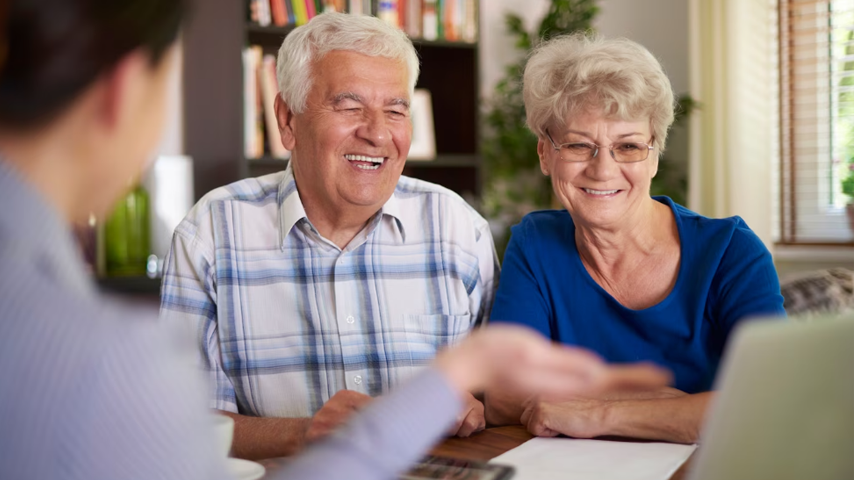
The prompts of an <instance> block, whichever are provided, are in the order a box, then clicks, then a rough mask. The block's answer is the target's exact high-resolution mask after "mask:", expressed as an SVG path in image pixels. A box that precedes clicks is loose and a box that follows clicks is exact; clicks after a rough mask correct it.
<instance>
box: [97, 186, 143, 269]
mask: <svg viewBox="0 0 854 480" xmlns="http://www.w3.org/2000/svg"><path fill="white" fill-rule="evenodd" d="M149 224H150V222H149V209H148V192H146V191H145V189H144V188H142V186H141V185H137V187H136V188H134V189H133V190H131V191H130V192H129V193H128V194H127V196H126V197H124V198H123V199H122V200H120V201H119V202H118V203H117V204H116V207H115V210H114V211H113V213H112V214H111V215H110V216H109V217H108V218H107V222H106V224H105V225H104V243H105V246H106V249H105V250H106V252H105V254H106V258H105V260H106V264H107V265H106V266H107V275H110V276H130V275H145V271H146V270H145V267H146V261H147V260H148V255H149V253H151V246H150V243H151V240H150V235H149Z"/></svg>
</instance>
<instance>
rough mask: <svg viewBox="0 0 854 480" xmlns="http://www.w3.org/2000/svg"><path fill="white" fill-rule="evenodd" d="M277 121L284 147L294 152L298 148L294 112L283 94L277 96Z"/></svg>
mask: <svg viewBox="0 0 854 480" xmlns="http://www.w3.org/2000/svg"><path fill="white" fill-rule="evenodd" d="M275 110H276V120H277V121H278V123H279V134H280V135H281V136H282V146H283V147H285V148H286V149H288V150H290V151H293V149H294V146H296V135H295V133H294V128H293V120H294V112H292V111H291V109H290V108H289V107H288V105H287V104H286V103H285V100H284V99H283V98H282V94H281V93H279V94H278V95H276V102H275Z"/></svg>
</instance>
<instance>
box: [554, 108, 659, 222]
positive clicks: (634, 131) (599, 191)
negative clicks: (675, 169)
mask: <svg viewBox="0 0 854 480" xmlns="http://www.w3.org/2000/svg"><path fill="white" fill-rule="evenodd" d="M549 133H550V134H551V136H552V139H554V141H555V143H556V144H558V145H560V144H563V143H573V142H585V143H594V144H596V145H599V146H600V149H599V153H598V154H597V155H596V157H594V158H593V159H592V160H589V161H587V162H567V161H564V160H562V159H561V157H560V153H559V152H557V151H555V149H554V147H553V146H552V144H551V142H550V141H549V139H548V138H541V139H540V141H539V143H538V145H537V151H538V153H539V155H540V167H541V168H542V170H543V173H545V174H546V175H550V176H551V177H552V187H553V188H554V192H555V195H557V198H558V199H559V200H560V203H561V204H562V205H563V206H564V207H565V208H566V209H567V211H569V213H570V215H572V218H573V220H574V221H575V222H576V223H580V224H584V225H586V226H589V227H594V228H595V227H603V228H607V227H615V226H619V225H620V224H625V221H626V220H629V219H631V218H632V216H633V215H635V214H638V213H639V212H640V211H641V210H640V209H641V206H642V205H643V202H644V200H646V199H648V198H649V191H650V184H651V181H652V177H654V176H655V174H656V172H657V171H658V150H657V149H654V150H652V151H650V152H649V157H647V159H646V160H643V161H640V162H636V163H618V162H617V161H615V160H614V158H613V157H612V156H611V154H610V152H609V151H608V147H610V146H611V145H612V144H614V143H617V142H642V143H646V144H651V143H652V140H651V138H652V133H651V129H650V124H649V121H648V120H646V119H643V120H638V121H625V120H615V119H609V118H605V116H604V115H603V114H602V112H601V111H595V110H594V111H587V112H585V113H583V114H580V115H576V116H573V117H569V118H567V120H566V125H565V126H558V125H556V126H552V127H550V128H549Z"/></svg>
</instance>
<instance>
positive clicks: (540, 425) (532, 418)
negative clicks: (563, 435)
mask: <svg viewBox="0 0 854 480" xmlns="http://www.w3.org/2000/svg"><path fill="white" fill-rule="evenodd" d="M520 420H521V422H522V425H523V426H524V427H525V428H526V429H527V430H528V432H530V434H531V435H535V436H537V437H556V436H558V435H560V432H558V431H557V430H552V429H551V428H549V427H548V426H547V425H546V421H545V414H544V411H543V409H542V408H541V406H540V402H539V401H536V400H535V401H531V402H529V403H527V405H526V407H525V411H524V412H522V417H521V418H520Z"/></svg>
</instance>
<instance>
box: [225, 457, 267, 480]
mask: <svg viewBox="0 0 854 480" xmlns="http://www.w3.org/2000/svg"><path fill="white" fill-rule="evenodd" d="M226 466H227V467H228V473H229V474H231V476H232V478H235V479H237V480H257V479H259V478H261V477H263V476H264V473H265V472H266V469H265V468H264V465H261V464H260V463H255V462H253V461H251V460H243V459H240V458H227V459H226Z"/></svg>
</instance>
